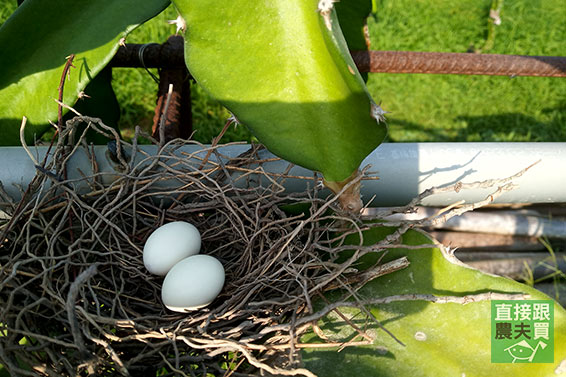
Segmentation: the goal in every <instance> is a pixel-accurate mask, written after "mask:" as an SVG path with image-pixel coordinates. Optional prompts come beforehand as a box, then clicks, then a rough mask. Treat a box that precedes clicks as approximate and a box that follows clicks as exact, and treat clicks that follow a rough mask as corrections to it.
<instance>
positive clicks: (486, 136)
mask: <svg viewBox="0 0 566 377" xmlns="http://www.w3.org/2000/svg"><path fill="white" fill-rule="evenodd" d="M490 4H491V1H486V0H484V1H450V0H438V1H423V0H420V1H419V0H417V1H415V0H397V1H392V0H383V1H380V2H379V9H378V16H377V19H375V20H370V23H369V24H370V34H371V36H372V43H373V44H372V49H376V50H410V51H441V52H466V51H468V50H469V49H470V48H471V49H473V48H478V47H481V46H482V45H483V43H484V41H485V37H486V34H487V20H488V14H489V7H490ZM501 19H502V23H501V25H500V26H498V27H497V28H496V38H495V44H494V47H493V49H492V50H491V51H489V52H490V53H501V54H525V55H558V56H566V43H565V42H566V29H565V28H564V23H565V22H566V3H564V2H563V1H561V0H545V1H514V2H510V1H507V2H505V3H504V5H503V11H502V13H501ZM368 86H369V88H370V91H371V93H372V94H373V95H374V97H375V98H376V99H380V100H382V101H383V107H384V108H385V109H386V110H389V111H391V114H390V116H389V126H390V136H389V138H390V140H392V141H566V80H565V79H561V78H538V77H516V78H509V77H485V76H452V75H418V74H413V75H410V74H372V75H371V76H370V80H369V82H368Z"/></svg>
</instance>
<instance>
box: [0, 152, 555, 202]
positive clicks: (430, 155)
mask: <svg viewBox="0 0 566 377" xmlns="http://www.w3.org/2000/svg"><path fill="white" fill-rule="evenodd" d="M94 149H95V153H96V157H97V162H98V165H99V171H101V172H106V173H108V175H107V176H106V177H105V180H106V181H107V183H109V182H110V181H111V180H112V177H113V175H112V173H115V171H114V166H115V164H114V163H113V162H112V161H110V160H109V158H108V157H107V153H106V152H107V148H106V146H96V147H95V148H94ZM140 149H142V150H144V151H145V152H147V153H150V154H155V153H157V147H156V146H149V145H144V146H140ZM248 149H249V145H246V144H241V145H229V146H224V147H221V148H220V149H219V151H220V152H221V153H222V154H223V155H225V156H227V157H228V158H232V157H236V156H238V155H239V154H241V153H242V152H245V151H246V150H248ZM32 151H33V152H34V153H35V154H36V159H37V160H38V161H42V160H43V157H44V156H45V153H46V151H47V148H46V147H38V148H33V150H32ZM181 151H182V152H185V153H194V152H197V151H199V147H198V146H197V145H187V146H184V147H182V148H180V149H178V151H177V153H181ZM199 153H202V156H204V154H205V152H202V151H200V152H199ZM259 154H260V157H261V158H270V157H273V155H271V154H270V153H269V152H268V151H266V150H263V151H260V153H259ZM141 158H142V155H141V154H139V153H138V155H137V156H136V159H137V160H139V159H141ZM538 160H540V163H538V164H537V165H536V166H534V167H532V168H531V169H530V170H529V171H528V172H527V173H525V174H524V176H522V177H520V178H518V179H516V181H515V182H516V183H517V184H518V187H517V188H516V189H514V190H512V191H509V192H506V193H504V194H503V195H501V196H500V197H499V198H497V199H496V201H495V203H553V202H554V203H557V202H566V168H565V167H566V143H389V144H388V143H386V144H382V145H381V146H379V147H378V148H377V149H376V150H375V151H374V152H372V153H371V154H370V155H369V156H368V157H367V158H366V159H365V160H364V162H363V164H362V166H365V165H368V164H370V165H371V169H370V170H371V171H374V172H376V173H377V174H376V175H377V176H379V178H380V179H379V180H368V181H364V183H363V187H362V195H363V198H364V199H365V200H369V199H370V198H372V197H373V196H374V195H375V196H376V198H375V199H374V200H373V201H372V203H371V206H373V207H377V206H397V205H404V204H407V203H408V202H409V201H410V200H411V199H413V198H414V197H415V196H416V195H418V194H419V193H420V192H422V191H424V190H425V189H428V188H430V187H432V186H445V185H451V184H454V183H456V182H458V181H462V182H464V183H471V182H475V181H482V180H486V179H494V178H505V177H508V176H512V175H514V174H515V173H517V172H519V171H521V170H522V169H524V168H526V167H527V166H529V165H531V164H532V163H534V162H536V161H538ZM287 166H288V163H287V162H285V161H282V160H280V161H274V162H269V163H265V164H264V165H263V167H264V168H265V169H266V170H267V171H270V172H273V173H282V172H284V171H285V169H286V168H287ZM79 168H80V170H81V171H82V172H83V173H84V174H86V175H88V174H89V172H90V168H91V166H90V163H89V161H88V159H87V156H86V154H85V152H84V151H82V150H80V149H79V151H77V152H76V153H75V155H73V157H72V158H71V159H70V161H69V164H68V166H67V171H68V177H69V178H70V179H72V178H80V177H82V175H81V174H80V173H79V171H78V169H79ZM35 173H36V170H35V168H34V166H33V163H32V162H31V161H30V158H29V157H28V156H27V154H26V152H25V151H24V150H23V149H22V148H21V147H2V148H0V182H1V183H2V184H3V186H4V189H5V190H6V191H7V193H8V194H9V195H10V196H11V197H12V198H14V200H19V199H20V198H21V189H20V188H18V185H19V186H21V187H23V188H24V189H25V187H26V186H27V184H28V183H29V182H31V179H32V178H33V177H34V175H35ZM291 174H294V175H299V176H301V175H302V176H305V175H306V176H312V172H310V171H308V170H306V169H303V168H300V167H294V168H293V169H292V170H291ZM306 184H307V183H305V181H303V180H288V181H287V182H286V183H285V186H286V188H287V189H288V190H289V191H300V190H304V189H305V187H306ZM492 191H493V188H491V189H473V190H461V191H460V192H450V193H445V194H438V195H434V196H432V197H428V198H426V199H425V200H424V201H423V203H422V204H423V205H426V206H444V205H449V204H452V203H454V202H457V201H460V200H465V201H466V202H475V201H479V200H482V199H484V198H485V197H486V196H487V195H488V194H489V193H491V192H492Z"/></svg>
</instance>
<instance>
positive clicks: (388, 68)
mask: <svg viewBox="0 0 566 377" xmlns="http://www.w3.org/2000/svg"><path fill="white" fill-rule="evenodd" d="M183 54H184V50H183V40H182V38H181V37H177V38H176V39H175V41H174V43H169V44H167V43H165V44H163V45H160V44H157V43H149V44H126V45H124V46H120V48H119V49H118V51H117V53H116V55H115V56H114V58H113V59H112V60H111V61H110V65H111V66H112V67H145V68H184V67H185V61H184V55H183ZM352 58H353V59H354V62H355V63H356V66H357V67H358V69H359V70H360V72H372V73H378V72H381V73H433V74H456V75H492V76H547V77H566V57H562V56H524V55H500V54H474V53H453V52H420V51H352Z"/></svg>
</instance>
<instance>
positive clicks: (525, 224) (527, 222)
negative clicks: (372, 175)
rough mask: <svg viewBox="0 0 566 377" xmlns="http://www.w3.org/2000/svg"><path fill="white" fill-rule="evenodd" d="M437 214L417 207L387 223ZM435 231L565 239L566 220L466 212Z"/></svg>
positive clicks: (524, 215) (522, 214)
mask: <svg viewBox="0 0 566 377" xmlns="http://www.w3.org/2000/svg"><path fill="white" fill-rule="evenodd" d="M372 210H373V211H375V210H374V209H372V208H369V209H368V210H367V212H368V214H371V213H372V212H373V211H372ZM437 211H438V208H426V207H417V208H416V211H415V212H414V213H410V214H401V213H400V214H395V215H391V216H388V217H387V219H388V220H391V221H402V220H421V219H425V218H427V217H432V216H434V214H435V213H436V212H437ZM376 212H377V211H376ZM434 228H435V229H448V230H453V231H457V232H475V233H488V234H505V235H515V236H529V237H543V236H545V237H550V238H563V239H566V221H565V220H564V219H562V218H559V219H548V218H545V217H542V216H534V215H528V214H524V213H520V212H517V211H494V212H467V213H464V214H462V215H460V216H457V217H453V218H451V219H449V220H448V221H446V222H445V223H441V224H439V225H437V226H435V227H434Z"/></svg>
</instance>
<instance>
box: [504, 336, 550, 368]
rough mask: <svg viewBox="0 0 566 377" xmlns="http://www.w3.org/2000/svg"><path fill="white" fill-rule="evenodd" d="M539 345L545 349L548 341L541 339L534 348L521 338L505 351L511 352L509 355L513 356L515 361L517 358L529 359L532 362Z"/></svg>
mask: <svg viewBox="0 0 566 377" xmlns="http://www.w3.org/2000/svg"><path fill="white" fill-rule="evenodd" d="M539 346H540V347H541V348H542V349H545V348H546V343H545V342H543V341H542V340H541V341H539V342H538V343H537V345H536V347H535V348H533V347H532V346H531V345H530V344H529V343H528V342H527V341H526V340H521V341H520V342H518V343H515V344H513V345H512V346H509V347H507V348H505V351H507V352H509V355H511V357H512V358H513V361H512V362H513V363H514V362H515V361H517V360H528V362H530V363H532V362H533V359H534V357H535V355H536V353H537V350H538V348H539Z"/></svg>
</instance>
